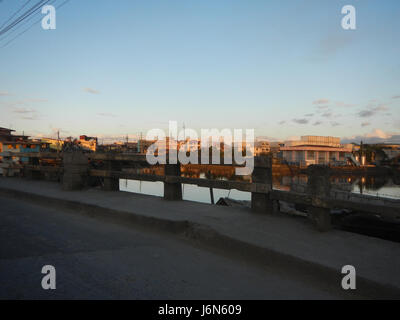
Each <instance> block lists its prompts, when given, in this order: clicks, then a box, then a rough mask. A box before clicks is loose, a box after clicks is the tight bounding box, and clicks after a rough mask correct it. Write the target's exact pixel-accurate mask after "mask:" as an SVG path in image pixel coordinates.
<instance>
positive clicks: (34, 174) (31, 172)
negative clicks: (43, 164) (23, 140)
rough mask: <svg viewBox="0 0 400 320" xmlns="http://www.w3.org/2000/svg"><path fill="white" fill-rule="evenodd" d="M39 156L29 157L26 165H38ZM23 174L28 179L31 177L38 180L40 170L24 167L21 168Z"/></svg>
mask: <svg viewBox="0 0 400 320" xmlns="http://www.w3.org/2000/svg"><path fill="white" fill-rule="evenodd" d="M39 164H40V163H39V158H35V157H30V158H29V159H28V165H32V166H39ZM23 176H24V177H26V178H28V179H32V180H39V179H41V178H42V174H41V172H40V171H37V170H32V169H27V168H25V167H24V169H23Z"/></svg>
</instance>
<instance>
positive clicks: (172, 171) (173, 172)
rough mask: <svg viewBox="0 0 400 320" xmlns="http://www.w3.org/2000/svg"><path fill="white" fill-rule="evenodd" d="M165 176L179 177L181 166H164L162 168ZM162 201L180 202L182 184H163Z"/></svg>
mask: <svg viewBox="0 0 400 320" xmlns="http://www.w3.org/2000/svg"><path fill="white" fill-rule="evenodd" d="M164 170H165V176H177V177H179V176H180V175H181V165H180V164H179V163H178V164H166V165H165V166H164ZM164 200H182V184H181V183H180V182H174V183H170V182H164Z"/></svg>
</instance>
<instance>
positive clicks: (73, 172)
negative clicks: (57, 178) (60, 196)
mask: <svg viewBox="0 0 400 320" xmlns="http://www.w3.org/2000/svg"><path fill="white" fill-rule="evenodd" d="M63 164H64V175H63V179H62V183H63V189H64V190H68V191H72V190H80V189H83V188H84V186H85V185H86V181H87V177H88V167H89V161H88V157H87V156H86V154H84V153H83V152H80V151H73V152H64V156H63Z"/></svg>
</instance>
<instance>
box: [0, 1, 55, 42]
mask: <svg viewBox="0 0 400 320" xmlns="http://www.w3.org/2000/svg"><path fill="white" fill-rule="evenodd" d="M56 1H57V0H50V2H49V4H54V3H55V2H56ZM39 15H41V12H40V10H39V11H36V12H35V13H34V14H33V15H32V16H30V17H29V18H27V19H26V20H25V21H24V22H22V23H20V24H18V25H17V26H16V27H15V28H13V29H12V30H10V31H9V32H7V33H6V34H5V35H3V37H0V42H1V41H3V40H4V39H6V38H8V37H10V36H11V35H12V34H13V33H15V32H16V31H18V30H19V29H21V27H24V26H26V25H28V24H29V22H30V21H32V20H33V19H35V18H36V17H37V16H39Z"/></svg>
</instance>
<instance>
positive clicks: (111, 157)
mask: <svg viewBox="0 0 400 320" xmlns="http://www.w3.org/2000/svg"><path fill="white" fill-rule="evenodd" d="M0 157H2V158H3V161H2V163H0V168H2V169H3V175H7V172H11V171H12V170H14V171H15V170H17V171H18V170H19V174H21V175H23V176H26V177H29V178H41V177H43V176H44V177H45V178H46V179H49V180H56V181H60V182H61V183H62V186H63V188H64V189H65V190H79V189H82V188H84V187H85V186H88V185H95V184H96V182H98V181H101V185H102V188H103V189H104V190H109V191H118V190H119V180H120V179H131V180H141V181H152V182H162V183H163V185H164V199H165V200H174V201H179V200H182V184H192V185H197V186H200V187H206V188H210V194H211V198H212V199H213V194H212V190H213V188H216V189H227V190H230V189H236V190H240V191H245V192H250V193H251V209H252V211H253V212H258V213H272V212H277V211H279V201H286V202H289V203H295V204H299V205H302V206H303V207H305V208H307V211H308V217H309V218H310V219H311V220H312V221H313V222H314V223H315V225H316V227H317V228H318V229H319V230H321V231H325V230H329V229H330V228H331V215H330V211H331V209H333V208H347V209H353V210H359V211H362V212H366V213H372V214H379V215H381V216H382V217H383V218H385V219H389V220H392V221H398V220H399V219H400V206H399V202H398V201H397V202H396V201H395V203H394V204H393V203H392V202H383V203H380V202H379V201H378V202H373V201H366V202H363V201H360V200H359V199H356V200H355V199H353V197H350V198H346V197H345V196H338V195H337V193H334V192H333V191H332V190H331V186H330V182H329V174H328V173H327V169H326V168H324V167H316V168H315V169H313V170H311V171H310V172H309V179H308V185H307V192H306V193H300V192H293V191H282V190H274V189H273V188H272V159H271V158H270V157H268V156H260V157H255V159H254V170H253V172H252V177H251V182H247V181H232V180H218V179H203V178H191V177H184V176H181V165H180V164H179V163H178V164H166V165H164V170H163V171H164V172H163V173H164V174H163V175H157V174H146V173H141V172H140V170H136V172H134V171H133V170H126V168H140V167H142V168H143V167H148V166H149V165H148V164H147V161H146V157H145V155H143V154H121V153H98V152H95V153H82V152H64V153H57V152H39V153H35V152H33V153H23V154H19V153H14V152H2V153H0ZM18 157H24V158H26V159H29V160H28V161H25V162H15V161H12V159H13V158H18ZM17 171H16V172H17ZM4 173H6V174H4ZM14 173H15V172H14ZM332 194H335V196H332Z"/></svg>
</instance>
